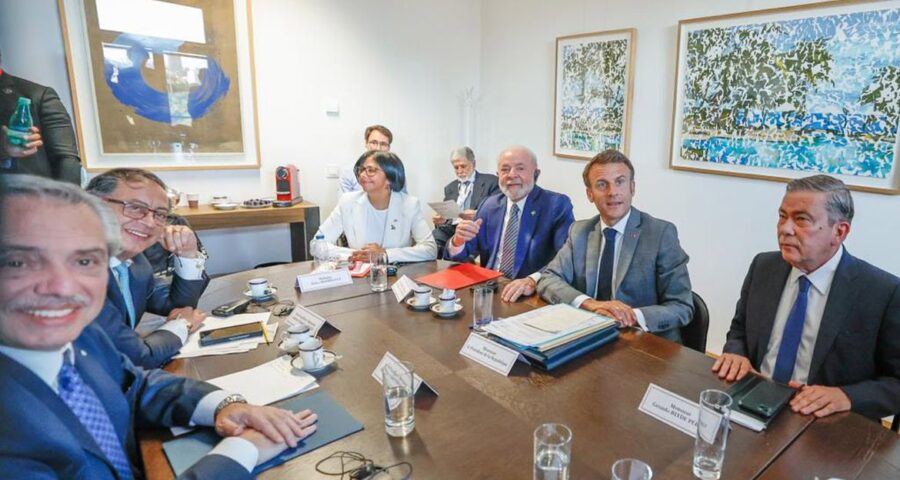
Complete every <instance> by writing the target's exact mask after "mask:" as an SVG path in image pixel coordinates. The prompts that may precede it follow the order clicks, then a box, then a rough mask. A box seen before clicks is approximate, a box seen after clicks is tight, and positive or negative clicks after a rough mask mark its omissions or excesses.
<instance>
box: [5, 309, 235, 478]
mask: <svg viewBox="0 0 900 480" xmlns="http://www.w3.org/2000/svg"><path fill="white" fill-rule="evenodd" d="M73 347H74V349H75V352H74V353H75V355H76V360H75V368H77V369H78V372H79V373H80V374H81V376H82V378H84V381H85V382H86V383H87V384H88V385H90V386H91V388H93V389H94V391H95V392H96V393H97V397H99V398H100V401H101V402H103V405H104V407H105V408H106V411H107V413H108V414H109V417H110V420H112V423H113V427H114V428H115V430H116V433H117V434H118V437H119V438H120V439H124V440H123V443H124V446H125V452H126V454H127V455H128V456H129V459H130V462H131V464H132V465H140V457H139V455H138V450H137V443H136V441H135V435H134V433H135V428H139V427H144V426H151V425H152V426H166V427H168V426H174V425H180V426H186V425H188V423H189V421H190V418H191V416H192V415H193V412H194V409H195V408H196V406H197V403H198V402H199V401H200V399H201V398H203V397H204V396H205V395H206V394H208V393H210V392H212V391H214V390H216V387H214V386H212V385H210V384H208V383H204V382H198V381H194V380H189V379H185V378H181V377H176V376H174V375H171V374H169V373H166V372H163V371H162V370H143V369H140V368H137V367H134V366H133V365H132V364H131V362H129V361H128V360H127V359H125V358H124V357H122V356H121V355H120V354H119V353H118V352H117V351H116V350H115V348H113V345H112V344H111V343H110V341H109V338H107V337H106V335H105V334H104V333H103V331H102V330H100V329H99V328H97V326H96V325H93V324H92V325H89V326H88V327H87V328H86V329H85V330H84V331H83V332H82V333H81V336H79V337H78V339H76V340H75V342H74V345H73ZM0 411H2V412H4V418H3V421H2V422H0V472H2V473H0V476H2V477H3V478H28V479H51V478H52V479H56V478H65V479H84V480H87V479H90V480H97V479H100V480H105V479H115V478H117V477H116V474H115V470H114V469H113V467H112V464H111V463H110V462H109V460H107V458H106V456H105V455H104V454H103V452H102V451H101V450H100V447H98V446H97V444H96V443H95V442H94V439H93V437H91V434H90V433H89V432H88V431H87V429H85V428H84V426H83V425H82V424H81V422H80V421H79V420H78V418H77V417H76V416H75V415H74V414H73V413H72V411H71V410H70V409H69V407H68V406H67V405H66V404H65V403H64V402H63V401H62V399H61V398H60V397H59V395H58V394H56V393H55V392H54V391H53V390H51V389H50V387H49V386H47V384H46V383H44V382H43V381H42V380H41V379H40V378H38V376H37V375H35V374H34V373H32V372H31V370H29V369H27V368H26V367H24V366H23V365H21V364H19V363H18V362H16V361H15V360H12V359H11V358H9V357H7V356H6V355H3V354H0ZM137 478H140V476H138V477H137ZM181 478H190V479H193V478H198V479H199V478H216V479H222V478H228V479H246V478H250V474H249V473H248V472H247V471H246V470H245V469H244V468H243V467H242V466H240V465H239V464H238V463H236V462H234V461H233V460H231V459H229V458H226V457H224V456H221V455H210V456H207V457H204V458H203V459H202V460H201V461H200V462H198V463H197V464H196V465H194V466H193V467H191V469H190V470H189V471H188V472H185V474H184V475H183V476H182V477H181Z"/></svg>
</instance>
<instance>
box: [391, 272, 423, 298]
mask: <svg viewBox="0 0 900 480" xmlns="http://www.w3.org/2000/svg"><path fill="white" fill-rule="evenodd" d="M416 286H417V284H416V282H414V281H413V279H411V278H409V277H407V276H406V275H403V276H402V277H400V278H398V279H397V281H396V282H394V284H393V285H391V291H393V292H394V296H395V297H397V303H400V302H402V301H403V300H406V297H408V296H409V294H410V292H412V290H413V288H416Z"/></svg>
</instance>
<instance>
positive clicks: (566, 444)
mask: <svg viewBox="0 0 900 480" xmlns="http://www.w3.org/2000/svg"><path fill="white" fill-rule="evenodd" d="M571 458H572V430H569V427H567V426H565V425H563V424H561V423H545V424H543V425H541V426H539V427H537V428H536V429H535V430H534V480H568V479H569V460H570V459H571Z"/></svg>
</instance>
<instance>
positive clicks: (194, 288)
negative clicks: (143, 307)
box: [147, 260, 209, 316]
mask: <svg viewBox="0 0 900 480" xmlns="http://www.w3.org/2000/svg"><path fill="white" fill-rule="evenodd" d="M176 261H177V260H176ZM207 285H209V276H208V275H207V274H206V272H203V278H201V279H199V280H185V279H183V278H181V277H179V276H178V275H173V276H172V283H171V284H170V285H154V287H153V291H152V292H151V293H150V295H149V296H148V297H147V311H148V312H151V313H155V314H157V315H163V316H167V315H169V312H171V311H172V309H173V308H181V307H194V308H197V303H199V302H200V296H201V295H203V291H204V290H206V286H207Z"/></svg>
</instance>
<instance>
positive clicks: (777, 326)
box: [760, 245, 844, 383]
mask: <svg viewBox="0 0 900 480" xmlns="http://www.w3.org/2000/svg"><path fill="white" fill-rule="evenodd" d="M843 255H844V246H843V245H841V247H840V248H838V251H837V252H835V254H834V255H833V256H832V257H831V259H829V260H828V261H827V262H825V263H824V264H823V265H822V266H821V267H819V268H818V269H816V270H815V271H814V272H810V273H803V271H801V270H799V269H797V268H796V267H794V268H791V273H790V274H788V278H787V282H786V283H785V284H784V290H782V292H781V300H780V301H779V302H778V310H776V312H775V323H774V324H773V325H772V335H771V336H770V337H769V347H768V349H767V350H766V356H765V357H763V362H762V365H761V366H760V372H761V373H762V374H763V375H765V376H767V377H771V376H772V372H774V371H775V361H776V360H777V359H778V350H779V349H780V348H781V338H782V336H783V334H784V326H785V324H786V323H787V319H788V316H790V314H791V308H793V306H794V301H795V300H796V299H797V292H798V291H799V289H800V277H801V276H806V278H807V279H808V280H809V283H810V286H811V287H812V288H810V289H809V293H808V294H807V300H806V317H805V318H804V319H803V335H801V337H800V348H798V349H797V361H796V363H794V373H793V374H792V375H791V380H793V381H795V382H799V383H806V382H807V380H808V379H809V367H810V364H811V363H812V356H813V350H814V349H815V348H816V338H817V337H818V336H819V327H821V326H822V314H824V313H825V304H826V303H827V302H828V292H830V291H831V282H832V280H834V274H835V272H837V267H838V265H839V264H840V263H841V257H842V256H843Z"/></svg>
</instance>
